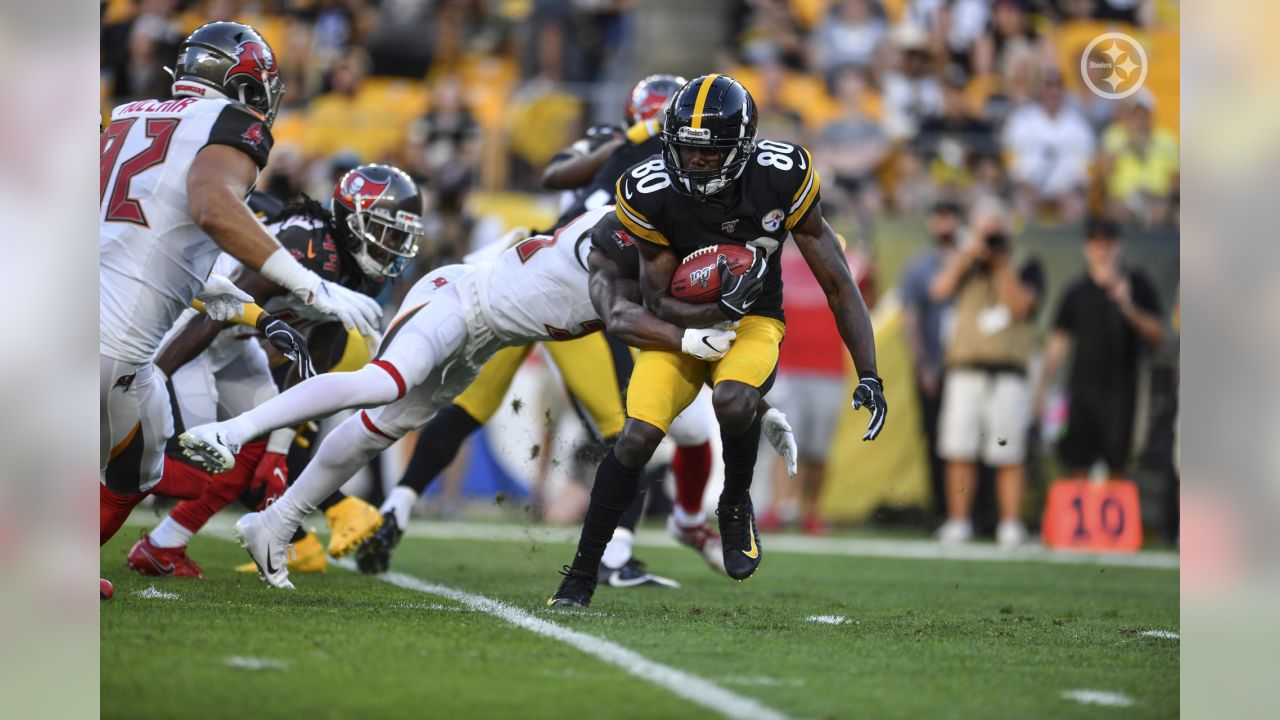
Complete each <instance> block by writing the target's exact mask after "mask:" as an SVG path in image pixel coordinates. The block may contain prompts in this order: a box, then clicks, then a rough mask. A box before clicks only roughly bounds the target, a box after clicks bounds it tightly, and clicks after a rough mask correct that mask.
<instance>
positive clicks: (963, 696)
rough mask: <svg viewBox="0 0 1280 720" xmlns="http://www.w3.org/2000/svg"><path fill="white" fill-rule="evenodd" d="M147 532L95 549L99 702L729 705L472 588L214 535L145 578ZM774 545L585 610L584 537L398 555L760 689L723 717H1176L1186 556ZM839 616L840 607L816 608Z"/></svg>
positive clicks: (428, 573)
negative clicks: (640, 670)
mask: <svg viewBox="0 0 1280 720" xmlns="http://www.w3.org/2000/svg"><path fill="white" fill-rule="evenodd" d="M507 529H508V530H510V528H507ZM139 531H140V528H139V527H138V526H136V525H129V526H126V527H125V529H124V530H122V531H121V533H120V534H119V535H118V536H117V537H116V538H115V539H114V540H113V541H112V542H111V543H109V544H108V545H107V546H105V547H104V548H103V549H102V573H103V576H104V577H106V578H108V579H110V580H112V581H113V582H114V583H115V586H116V596H115V598H114V599H112V600H111V601H109V602H104V603H102V607H101V619H102V658H101V668H102V716H103V717H106V718H131V719H133V718H203V717H210V718H229V717H254V718H273V717H281V718H283V717H290V718H294V717H308V718H399V717H405V718H410V717H412V718H461V717H485V718H487V717H500V718H516V717H518V718H593V717H609V718H619V717H621V718H630V717H635V718H658V717H711V716H714V714H713V713H712V711H711V710H710V709H709V708H708V707H704V706H701V705H699V704H696V703H695V702H693V701H691V700H689V699H687V698H685V697H681V696H680V695H679V694H677V693H676V692H673V691H672V690H671V689H670V687H669V686H663V685H661V684H660V683H655V682H651V681H649V680H642V679H640V678H637V677H634V676H633V675H631V674H629V673H627V672H625V671H624V670H622V669H621V668H619V667H618V666H617V665H616V664H610V663H608V662H606V661H605V660H603V659H601V658H600V657H598V656H595V655H591V654H588V653H587V652H584V651H582V650H580V649H577V648H575V647H572V646H571V645H569V644H566V643H565V642H563V641H562V640H561V639H556V638H554V637H547V636H545V635H539V634H535V633H534V632H531V631H530V630H529V629H527V628H526V627H521V626H517V625H514V624H512V623H511V622H508V621H507V620H504V619H502V618H500V617H498V616H496V615H495V614H492V612H489V611H486V608H489V606H482V607H479V609H477V607H478V606H476V605H475V604H470V605H469V604H467V602H466V601H465V599H464V601H463V602H459V601H458V600H456V599H449V598H448V597H444V596H441V595H439V594H430V593H424V592H421V591H420V590H416V589H408V588H404V587H398V586H395V585H392V584H390V583H388V582H385V581H383V580H380V579H378V578H373V577H364V576H361V575H359V574H357V573H354V572H350V571H347V570H344V569H341V568H339V567H335V566H333V565H330V569H329V572H328V573H327V574H325V575H310V576H297V575H295V576H294V577H293V580H294V582H295V584H296V585H297V587H298V589H297V591H295V592H286V591H278V590H272V589H269V588H267V587H266V586H265V585H264V584H262V583H261V582H260V581H259V580H258V579H257V577H256V576H250V575H237V574H235V573H233V572H231V570H230V567H231V566H233V565H234V564H236V563H239V562H242V561H243V560H245V559H246V556H245V554H244V553H243V551H242V550H240V549H239V548H238V547H237V546H236V545H235V544H234V543H232V542H230V541H228V540H225V539H220V538H219V537H216V536H208V537H206V536H204V535H201V536H199V537H197V538H196V540H195V542H194V543H193V545H192V548H191V552H192V555H193V557H195V558H196V559H197V560H198V561H200V562H201V563H202V565H203V567H204V569H205V573H206V575H207V576H208V579H207V580H205V581H189V580H172V579H170V580H156V579H154V578H141V577H139V576H137V575H134V574H133V573H132V572H130V571H128V570H127V569H126V568H125V567H124V558H125V554H126V553H127V552H128V549H129V546H130V545H131V543H132V542H133V540H134V539H135V538H136V537H137V534H138V532H139ZM514 534H515V535H518V533H514ZM512 535H513V533H511V532H507V533H505V536H508V537H510V536H512ZM769 540H770V536H765V538H764V541H763V543H762V544H763V546H764V550H765V553H766V558H765V562H764V564H763V566H762V567H761V570H760V572H759V573H758V574H757V575H756V576H755V577H753V578H751V579H750V580H748V581H746V582H744V583H733V582H730V581H728V580H726V579H725V578H723V577H720V576H716V575H713V574H712V573H711V572H710V571H709V570H707V569H706V566H705V565H703V564H702V562H701V560H700V559H699V558H697V557H696V556H695V555H693V554H692V553H691V552H689V551H687V550H683V549H680V548H676V547H645V546H641V547H639V548H638V552H637V555H638V556H640V557H642V558H643V559H645V560H646V561H647V562H648V563H649V565H650V567H651V568H652V569H653V570H655V571H658V572H662V573H663V574H666V575H669V576H671V577H673V578H675V579H677V580H679V581H680V582H681V583H683V584H684V587H683V588H682V589H680V590H669V589H663V588H640V589H629V590H618V589H613V588H601V589H600V590H599V591H598V592H597V594H596V600H595V603H594V604H593V606H592V608H591V609H590V610H588V611H576V612H572V611H570V612H566V611H552V610H549V609H546V608H545V607H544V602H545V600H546V598H547V596H548V595H549V594H550V592H551V591H552V590H553V589H554V588H555V586H556V584H557V582H558V580H559V576H558V575H557V574H556V569H557V568H559V566H560V565H561V564H563V563H564V562H566V561H567V560H568V559H569V558H570V556H571V554H572V546H571V545H569V544H566V543H562V542H544V541H542V540H535V539H534V536H532V535H531V536H529V537H528V538H526V539H523V540H520V539H514V540H512V539H509V540H502V541H493V540H465V539H433V538H426V537H417V536H410V537H407V538H405V540H404V542H403V543H402V544H401V546H400V548H399V551H398V554H397V555H396V558H395V560H394V561H393V569H394V570H396V571H397V572H398V573H400V574H402V575H404V576H411V577H410V578H408V579H406V578H403V577H401V578H399V579H400V580H401V581H402V583H401V584H409V585H411V586H414V582H415V581H414V580H413V578H416V579H417V580H418V581H420V582H418V583H417V585H416V587H420V588H425V589H434V586H436V585H441V586H447V588H453V589H456V590H461V591H465V592H466V593H472V594H478V595H482V596H484V597H486V598H490V599H492V600H495V601H499V603H502V604H504V605H505V606H506V607H507V609H506V610H503V612H510V613H514V614H517V615H519V616H521V617H525V618H530V617H531V618H532V619H531V620H530V622H532V623H535V624H536V623H538V621H546V622H549V623H553V624H554V625H556V626H560V627H562V628H567V629H570V630H574V631H578V632H579V633H581V634H585V635H586V636H590V637H588V638H587V640H586V642H589V643H594V642H596V640H595V638H603V639H606V640H607V641H610V642H611V643H612V645H611V647H612V646H622V647H624V648H627V649H629V650H631V651H634V652H635V653H638V654H639V655H641V656H643V657H644V658H647V659H648V660H651V661H654V662H655V663H660V664H661V665H663V666H666V668H668V669H670V670H671V673H669V674H667V675H663V678H665V679H666V681H667V682H674V683H676V684H689V683H692V682H694V681H692V680H690V676H695V677H696V678H701V679H702V680H705V681H708V682H710V683H713V684H715V685H716V686H718V687H719V688H720V689H722V690H723V691H727V693H726V694H727V695H728V696H730V697H731V699H735V698H736V700H737V701H741V702H743V703H751V702H755V703H759V705H756V706H754V707H756V708H758V710H759V711H758V712H754V711H752V712H748V711H744V710H743V709H742V708H743V707H753V706H751V705H746V706H743V705H729V706H727V707H726V708H725V710H726V711H725V712H723V713H722V714H727V715H733V714H734V708H736V709H737V713H738V714H741V715H751V714H758V715H766V714H767V711H768V710H772V711H774V712H776V713H777V714H778V715H781V716H785V717H795V718H848V717H861V718H899V717H900V718H913V719H914V718H922V717H928V718H936V717H955V718H1005V717H1007V718H1072V717H1096V716H1105V717H1117V718H1120V717H1124V718H1131V717H1133V718H1137V717H1141V718H1165V717H1173V716H1176V715H1177V713H1178V644H1179V641H1178V640H1177V639H1170V638H1162V637H1151V636H1147V635H1144V634H1143V632H1145V631H1148V630H1164V631H1172V632H1177V631H1178V574H1177V571H1176V570H1170V569H1155V568H1138V567H1121V566H1113V565H1091V564H1080V565H1062V564H1049V563H1047V562H1038V561H1033V562H987V561H960V560H942V559H898V558H894V559H891V558H883V557H851V556H839V555H821V554H802V553H794V552H780V551H775V552H773V553H770V552H769ZM779 544H782V543H779ZM152 587H154V588H155V589H156V590H158V591H160V593H168V594H171V595H173V596H176V597H168V598H166V597H156V596H155V595H157V593H153V592H149V589H150V588H152ZM446 592H447V591H446ZM511 608H514V610H511ZM489 609H490V610H491V608H489ZM823 615H825V616H840V617H842V618H844V621H843V622H842V623H841V624H838V625H831V624H821V623H818V622H814V621H812V620H810V618H811V617H812V616H823ZM575 637H580V636H575ZM672 678H674V680H672ZM1071 690H1098V691H1107V692H1113V693H1122V694H1123V695H1125V696H1127V698H1128V699H1130V700H1131V701H1132V704H1131V705H1128V706H1124V707H1115V706H1112V707H1102V706H1098V705H1086V704H1081V703H1079V702H1076V701H1073V700H1070V699H1065V698H1064V697H1063V693H1064V692H1067V691H1071ZM716 697H720V696H719V695H717V696H716ZM705 702H706V703H707V704H708V705H712V706H714V705H715V703H716V698H711V699H709V700H706V701H705ZM761 706H763V707H761Z"/></svg>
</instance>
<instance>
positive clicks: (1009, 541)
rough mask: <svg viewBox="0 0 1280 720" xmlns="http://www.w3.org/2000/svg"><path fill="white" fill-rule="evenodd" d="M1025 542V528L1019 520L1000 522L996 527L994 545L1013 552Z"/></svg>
mask: <svg viewBox="0 0 1280 720" xmlns="http://www.w3.org/2000/svg"><path fill="white" fill-rule="evenodd" d="M1026 541H1027V526H1026V525H1023V524H1022V521H1021V520H1001V521H1000V524H999V525H997V526H996V545H999V546H1000V549H1001V550H1014V549H1016V548H1018V547H1019V546H1021V545H1022V544H1023V543H1025V542H1026Z"/></svg>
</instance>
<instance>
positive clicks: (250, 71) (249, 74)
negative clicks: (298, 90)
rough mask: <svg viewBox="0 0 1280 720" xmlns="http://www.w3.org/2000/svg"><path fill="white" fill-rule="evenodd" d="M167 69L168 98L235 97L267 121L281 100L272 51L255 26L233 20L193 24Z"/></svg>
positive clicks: (268, 123) (281, 87)
mask: <svg viewBox="0 0 1280 720" xmlns="http://www.w3.org/2000/svg"><path fill="white" fill-rule="evenodd" d="M166 69H167V68H166ZM169 72H170V74H171V75H173V87H172V90H173V96H174V97H209V96H210V95H215V96H217V97H224V98H226V99H228V100H238V101H239V102H241V103H244V104H245V105H248V106H249V107H251V108H253V109H255V110H257V111H258V112H260V113H262V115H263V116H264V117H265V118H266V122H267V125H268V126H270V125H271V123H273V122H275V119H276V113H277V112H278V111H279V110H280V102H281V101H282V100H284V80H282V79H281V78H280V68H279V66H277V65H276V54H275V53H274V52H272V51H271V46H270V45H267V41H266V40H263V39H262V36H261V35H259V34H258V31H257V30H254V29H253V28H251V27H249V26H248V25H244V24H241V23H238V22H228V21H220V22H211V23H208V24H206V25H201V26H200V27H198V28H196V30H195V32H193V33H191V35H189V36H188V37H187V39H186V40H185V41H183V43H182V45H181V46H179V47H178V62H177V63H176V64H175V65H174V68H173V69H172V70H170V71H169Z"/></svg>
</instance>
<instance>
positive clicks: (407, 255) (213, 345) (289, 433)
mask: <svg viewBox="0 0 1280 720" xmlns="http://www.w3.org/2000/svg"><path fill="white" fill-rule="evenodd" d="M422 206H423V202H422V193H421V192H420V191H419V189H418V185H417V183H416V182H414V181H413V179H412V178H410V177H409V176H408V175H407V174H406V173H404V172H403V171H402V170H400V169H398V168H395V167H392V166H390V165H381V164H368V165H361V166H359V167H356V168H354V169H352V170H351V171H349V172H347V173H346V174H345V175H344V176H343V177H342V178H341V179H340V180H339V181H338V183H337V186H336V187H335V189H334V192H333V194H332V207H333V212H332V213H330V211H329V210H327V209H326V208H325V207H324V206H323V205H321V204H320V203H318V202H316V201H314V200H311V199H310V198H307V199H305V200H304V201H303V202H300V203H296V204H293V205H290V206H287V207H283V208H282V209H279V210H278V213H277V215H276V216H275V217H273V218H269V219H268V220H267V223H268V224H267V229H268V231H270V232H271V233H272V234H273V235H275V237H276V238H277V239H278V240H279V241H280V243H281V245H283V246H284V248H285V249H287V250H288V251H289V252H291V253H292V254H293V255H294V257H295V258H297V259H298V261H299V262H301V263H302V264H303V265H304V266H305V267H307V268H308V269H310V270H312V271H313V272H315V273H316V274H317V275H319V276H320V277H322V278H323V279H325V280H326V281H330V282H336V283H339V284H341V285H343V286H345V287H347V288H350V289H352V290H357V291H359V292H362V293H364V294H366V295H369V296H371V297H372V296H377V295H378V294H379V293H380V292H381V291H382V289H383V288H384V286H385V281H386V280H387V279H388V278H393V277H397V276H399V275H400V274H401V273H402V272H403V271H404V269H405V268H406V267H407V266H408V263H409V261H410V260H411V259H412V258H413V257H414V256H415V255H416V254H417V252H418V248H419V245H420V243H421V240H422V234H423V228H422V217H421V212H422ZM214 268H215V271H216V272H219V273H221V274H223V275H227V276H230V277H234V278H235V280H236V283H237V285H238V286H239V287H240V288H241V289H242V290H244V291H246V292H248V293H249V294H250V295H252V297H253V300H254V301H255V302H257V303H258V304H259V305H261V306H262V308H263V309H264V310H266V311H268V312H270V314H271V315H272V316H273V317H275V318H278V319H279V320H287V321H288V322H289V325H290V326H292V327H291V328H290V329H294V328H296V330H298V331H301V332H304V333H308V335H309V337H310V339H311V340H312V341H314V342H313V347H314V348H315V352H316V364H317V365H318V366H319V368H318V369H319V371H320V372H328V371H330V370H334V369H336V368H334V367H333V366H334V365H335V364H337V363H338V362H339V358H338V357H337V355H338V353H339V352H341V353H342V355H343V356H344V357H345V356H346V355H348V354H350V355H351V356H352V357H353V358H357V357H359V356H360V355H361V354H363V359H357V360H356V361H355V364H351V365H347V366H346V367H344V368H341V369H346V370H354V369H356V368H358V367H360V366H361V365H363V364H364V362H365V361H366V360H367V359H368V358H369V353H368V352H367V350H365V348H367V347H368V345H366V339H365V338H364V337H362V336H359V335H358V334H355V333H351V334H348V333H345V332H338V333H335V332H330V331H331V330H334V329H337V328H338V325H337V323H336V322H335V320H336V318H334V317H333V316H330V315H326V314H325V313H323V312H320V311H319V310H317V309H316V308H315V306H313V305H305V304H303V303H302V302H301V301H300V300H299V299H298V298H297V296H295V295H293V294H291V293H290V292H289V291H288V290H286V289H284V288H282V287H280V286H279V285H276V284H275V283H273V282H271V281H270V280H267V279H265V278H263V277H262V276H261V275H260V274H258V273H255V272H253V271H252V270H248V269H247V268H245V267H243V266H242V265H240V264H239V263H238V262H237V261H236V260H235V259H234V258H232V257H231V256H229V255H225V254H224V255H222V256H220V258H219V260H218V262H217V264H216V265H215V266H214ZM186 314H187V315H191V316H192V317H189V318H186V319H185V321H180V322H179V325H178V326H176V327H175V329H174V330H173V331H172V332H171V333H170V335H169V337H168V339H166V341H165V344H164V346H163V348H162V349H161V350H160V352H159V354H158V356H157V359H156V365H157V366H158V367H159V368H160V369H161V370H162V371H164V372H165V373H166V374H167V375H168V376H169V378H170V383H171V385H172V392H173V395H174V399H175V400H176V401H177V407H178V416H179V417H178V420H179V424H187V425H198V424H201V423H207V422H212V421H214V420H217V419H218V418H219V417H224V418H225V417H233V416H235V415H239V414H240V413H242V412H245V411H248V410H251V409H252V408H254V407H255V406H257V405H258V404H260V403H262V402H263V401H265V400H268V399H270V398H272V397H274V396H275V395H277V394H278V390H277V387H276V382H275V380H274V379H273V377H272V373H271V369H270V368H269V367H268V362H267V356H266V353H265V352H264V351H263V349H262V347H261V346H260V344H259V343H258V342H256V341H255V336H256V333H254V332H251V331H247V330H246V329H245V328H243V327H237V326H234V325H230V326H229V325H228V324H227V323H225V322H219V321H217V320H215V319H213V318H211V317H209V316H201V315H195V314H194V312H193V311H188V313H186ZM279 320H278V321H279ZM344 341H345V342H344ZM299 342H300V343H301V344H302V346H303V347H306V345H307V340H306V339H300V340H299ZM368 342H376V338H370V339H369V340H368ZM346 343H352V344H354V345H355V346H356V347H355V348H352V347H345V349H344V345H345V344H346ZM359 351H364V352H363V353H360V352H359ZM314 374H315V371H314V369H313V370H312V371H311V372H305V371H304V372H301V373H297V375H296V376H295V377H294V378H291V379H305V378H307V377H310V376H311V375H314ZM293 439H294V428H292V427H287V428H280V429H279V430H276V431H274V432H272V433H271V435H270V437H269V438H268V437H264V438H259V439H258V440H255V441H253V442H251V443H246V444H245V445H244V446H243V447H241V449H240V452H239V453H238V454H237V456H236V467H235V469H234V470H233V471H231V472H228V473H223V474H219V475H214V476H213V477H211V478H209V479H208V483H207V485H206V486H205V489H204V492H203V494H202V495H200V497H199V498H196V499H193V500H184V501H183V502H180V503H178V505H177V506H176V507H175V508H174V509H173V511H172V512H170V513H169V515H168V516H166V517H165V518H164V520H162V521H161V522H160V525H159V526H158V527H156V528H155V529H154V530H152V531H151V532H150V533H147V534H145V535H143V536H142V538H140V539H139V540H138V542H137V544H135V545H134V547H133V549H132V550H130V551H129V556H128V565H129V567H130V568H132V569H133V570H135V571H137V572H139V573H141V574H143V575H154V576H160V577H173V576H180V577H202V571H201V569H200V566H199V565H197V564H196V563H195V561H194V560H192V559H191V558H190V557H189V556H188V555H187V553H186V546H187V543H188V542H189V541H190V539H191V537H192V536H193V535H194V534H195V533H197V532H199V530H200V528H202V527H203V526H204V525H205V523H206V522H208V520H209V518H211V517H212V516H213V515H214V514H216V513H217V512H218V511H219V510H221V509H222V508H224V507H226V506H227V505H228V504H230V503H231V502H233V501H235V500H236V499H237V498H239V499H241V500H244V501H245V503H246V504H247V505H248V506H249V508H250V509H261V508H262V507H265V505H266V504H267V501H268V500H271V501H274V500H275V498H277V497H279V496H280V494H281V493H283V492H284V486H285V483H286V481H287V478H288V464H287V462H286V456H287V455H288V450H289V447H290V445H292V443H293ZM171 473H182V474H190V473H197V474H199V475H202V476H205V477H208V476H207V474H206V473H204V472H203V471H199V470H196V469H195V468H192V467H191V466H189V465H185V464H183V463H181V462H169V463H166V466H165V477H166V479H167V478H168V477H169V476H170V474H171ZM321 509H322V510H324V511H325V515H326V517H327V518H328V520H329V525H330V528H331V529H332V531H333V532H332V535H331V541H330V546H329V551H330V553H331V554H333V555H334V556H335V557H341V556H342V555H344V554H346V553H347V552H349V551H350V549H351V548H352V547H355V545H356V544H358V543H359V542H361V541H363V540H364V539H366V538H367V537H368V536H369V535H371V534H372V533H373V532H374V531H376V530H377V529H378V526H379V525H380V524H381V521H382V516H381V514H380V513H378V512H377V510H376V508H374V507H373V506H372V505H370V504H369V503H367V502H365V501H364V500H361V499H360V498H355V497H351V498H345V497H343V496H341V495H339V496H338V498H337V499H336V500H335V502H333V503H332V504H329V503H323V504H322V505H321ZM324 552H325V551H324V548H323V546H321V545H320V542H319V540H318V539H317V538H315V536H314V535H312V536H310V537H306V536H305V535H303V534H299V535H298V536H296V537H295V538H294V548H293V550H292V551H291V552H290V562H289V565H290V569H291V570H293V571H295V572H296V571H299V569H302V570H303V571H307V570H312V571H321V570H323V569H324V568H325V565H326V561H325V556H324ZM249 568H250V571H252V568H253V565H252V564H250V565H249Z"/></svg>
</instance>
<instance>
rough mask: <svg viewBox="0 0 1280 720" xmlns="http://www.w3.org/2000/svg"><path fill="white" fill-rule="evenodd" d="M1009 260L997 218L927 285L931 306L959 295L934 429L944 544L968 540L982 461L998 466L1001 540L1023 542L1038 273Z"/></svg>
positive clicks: (1036, 267)
mask: <svg viewBox="0 0 1280 720" xmlns="http://www.w3.org/2000/svg"><path fill="white" fill-rule="evenodd" d="M1014 263H1015V261H1014V248H1013V247H1012V244H1011V241H1010V236H1009V235H1008V234H1007V233H1006V231H1005V230H1004V223H1003V221H1002V219H1001V218H1000V217H999V216H997V215H994V214H991V215H987V216H985V217H983V218H982V219H981V220H978V221H977V222H976V223H975V226H974V232H972V233H970V235H969V237H968V240H967V243H966V244H965V245H964V246H963V247H961V248H960V249H959V250H958V251H957V252H956V253H955V254H953V255H952V256H951V257H950V258H949V259H948V260H947V262H946V264H944V265H943V266H942V269H941V270H940V271H939V272H938V273H937V275H935V276H934V279H933V282H932V283H931V284H930V286H929V295H930V297H931V298H932V299H933V300H934V301H935V302H943V301H946V300H949V299H952V298H954V299H955V335H954V336H953V337H952V339H951V343H950V344H949V345H948V346H947V351H946V359H945V366H946V373H945V376H944V378H943V383H942V385H943V390H942V404H941V407H940V409H939V428H938V454H939V455H941V456H942V458H943V459H944V460H945V461H946V495H947V521H946V522H945V523H943V524H942V527H941V528H939V529H938V539H939V540H941V541H942V542H943V543H948V544H950V543H959V542H966V541H968V540H969V539H970V538H971V537H972V536H973V523H972V520H971V516H972V512H973V497H974V495H975V493H976V490H977V479H978V477H977V474H978V460H979V459H981V460H982V461H983V462H984V463H986V464H987V465H990V466H991V467H993V468H995V473H996V500H997V503H996V504H997V512H998V515H999V517H1000V523H999V525H998V526H997V528H996V540H997V542H998V543H999V545H1000V547H1002V548H1013V547H1016V546H1017V545H1019V544H1021V543H1022V542H1023V540H1025V539H1026V534H1027V531H1026V527H1025V526H1024V525H1023V523H1022V495H1023V490H1024V488H1025V485H1026V473H1025V465H1024V463H1025V460H1026V452H1027V434H1028V429H1029V427H1030V425H1031V389H1030V387H1029V386H1028V380H1027V363H1028V362H1029V361H1030V359H1031V353H1032V351H1033V350H1034V347H1035V342H1036V329H1035V319H1034V313H1035V309H1036V305H1037V303H1038V302H1039V299H1040V296H1041V295H1042V294H1043V292H1044V271H1043V269H1042V268H1041V267H1040V264H1039V263H1038V262H1037V261H1035V260H1030V261H1026V262H1023V263H1021V265H1020V266H1016V267H1015V264H1014Z"/></svg>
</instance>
